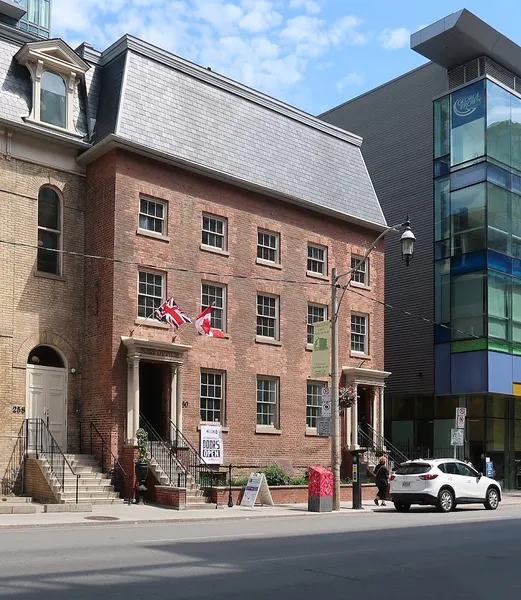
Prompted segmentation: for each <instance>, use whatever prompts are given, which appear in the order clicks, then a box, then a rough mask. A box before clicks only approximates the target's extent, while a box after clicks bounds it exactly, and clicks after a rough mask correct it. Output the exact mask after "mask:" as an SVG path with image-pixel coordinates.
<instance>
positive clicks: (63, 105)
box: [40, 71, 67, 129]
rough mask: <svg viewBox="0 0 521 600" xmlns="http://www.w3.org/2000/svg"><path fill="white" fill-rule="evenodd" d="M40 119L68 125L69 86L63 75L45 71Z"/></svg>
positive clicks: (64, 125) (58, 124)
mask: <svg viewBox="0 0 521 600" xmlns="http://www.w3.org/2000/svg"><path fill="white" fill-rule="evenodd" d="M40 120H41V121H43V122H44V123H50V124H51V125H56V126H57V127H63V128H64V129H65V128H66V127H67V86H66V85H65V81H64V80H63V77H61V76H60V75H57V74H56V73H51V71H44V72H43V74H42V81H41V101H40Z"/></svg>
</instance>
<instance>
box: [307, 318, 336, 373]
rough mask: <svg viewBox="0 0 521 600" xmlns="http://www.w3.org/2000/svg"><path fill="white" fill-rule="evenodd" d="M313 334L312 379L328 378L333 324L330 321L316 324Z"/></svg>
mask: <svg viewBox="0 0 521 600" xmlns="http://www.w3.org/2000/svg"><path fill="white" fill-rule="evenodd" d="M313 334H314V340H313V355H312V357H311V377H327V376H328V375H329V358H330V353H331V323H330V322H329V321H319V322H318V323H314V324H313Z"/></svg>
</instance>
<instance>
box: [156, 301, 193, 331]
mask: <svg viewBox="0 0 521 600" xmlns="http://www.w3.org/2000/svg"><path fill="white" fill-rule="evenodd" d="M154 316H155V318H156V319H157V320H158V321H166V322H167V323H169V324H170V326H171V327H173V328H174V329H178V327H179V326H180V325H183V324H184V323H191V322H192V320H191V319H190V317H189V316H188V315H185V313H184V312H183V311H182V310H181V309H180V308H179V306H177V304H176V302H175V300H174V299H173V298H168V299H167V300H166V302H163V304H161V306H160V307H159V308H158V309H157V310H156V311H155V313H154Z"/></svg>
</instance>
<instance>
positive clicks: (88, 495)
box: [60, 492, 119, 501]
mask: <svg viewBox="0 0 521 600" xmlns="http://www.w3.org/2000/svg"><path fill="white" fill-rule="evenodd" d="M78 498H79V499H81V500H90V499H92V500H113V499H116V498H119V494H117V493H116V492H82V493H81V494H78ZM60 500H62V501H64V500H65V501H68V500H76V494H75V493H71V492H65V493H62V494H60Z"/></svg>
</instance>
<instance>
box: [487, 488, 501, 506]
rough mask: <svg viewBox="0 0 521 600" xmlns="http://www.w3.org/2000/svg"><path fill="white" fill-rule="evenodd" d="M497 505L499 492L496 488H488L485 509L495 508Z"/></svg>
mask: <svg viewBox="0 0 521 600" xmlns="http://www.w3.org/2000/svg"><path fill="white" fill-rule="evenodd" d="M498 506H499V493H498V491H497V490H496V488H488V490H487V495H486V498H485V508H486V509H487V510H496V508H497V507H498Z"/></svg>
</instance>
